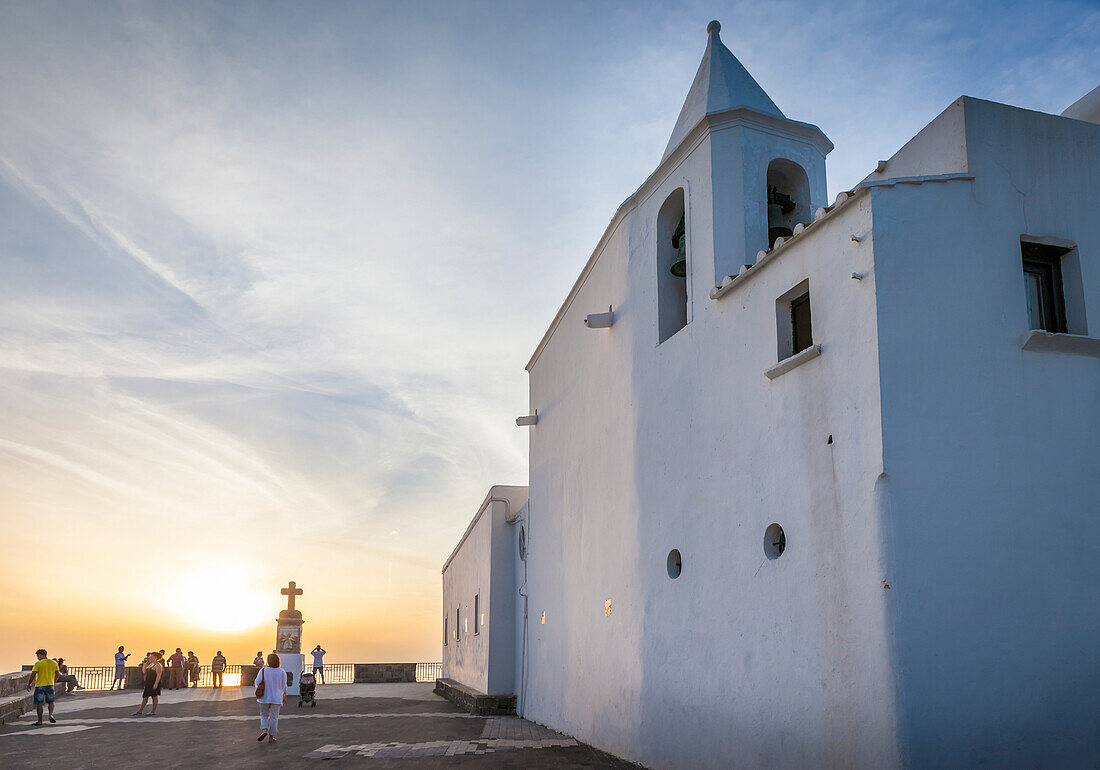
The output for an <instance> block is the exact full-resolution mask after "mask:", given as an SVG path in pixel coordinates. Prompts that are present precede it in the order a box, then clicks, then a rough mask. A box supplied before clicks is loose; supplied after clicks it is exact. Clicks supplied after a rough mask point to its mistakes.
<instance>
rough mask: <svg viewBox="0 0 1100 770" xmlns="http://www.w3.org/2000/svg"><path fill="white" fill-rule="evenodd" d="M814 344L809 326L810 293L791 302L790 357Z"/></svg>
mask: <svg viewBox="0 0 1100 770" xmlns="http://www.w3.org/2000/svg"><path fill="white" fill-rule="evenodd" d="M813 344H814V335H813V330H812V328H811V326H810V292H806V293H805V294H803V295H801V296H799V297H796V298H795V299H792V300H791V355H795V354H797V353H801V352H802V351H803V350H805V349H806V348H808V347H810V346H811V345H813Z"/></svg>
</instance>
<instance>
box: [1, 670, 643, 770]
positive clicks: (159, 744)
mask: <svg viewBox="0 0 1100 770" xmlns="http://www.w3.org/2000/svg"><path fill="white" fill-rule="evenodd" d="M317 690H318V692H317V700H318V702H317V707H316V708H310V707H309V706H306V707H304V708H298V699H297V697H292V696H289V695H288V696H287V705H286V706H284V708H283V714H282V715H280V717H279V741H278V743H275V744H269V743H267V742H264V743H262V744H261V743H257V742H256V736H257V735H259V732H260V720H259V713H258V709H257V706H256V701H255V697H254V695H253V692H252V688H251V687H226V688H223V689H219V690H213V689H202V688H200V689H188V690H171V691H165V693H164V695H163V696H162V697H161V699H160V706H159V708H158V709H157V715H156V716H155V717H153V716H144V717H135V716H131V714H132V713H133V712H134V711H135V710H136V709H137V706H138V705H139V704H140V702H141V697H140V696H141V691H140V690H124V691H123V692H121V693H119V692H78V693H76V694H74V695H69V696H66V697H64V698H58V699H57V707H56V714H55V716H56V717H57V724H53V725H51V724H49V723H47V724H46V725H44V726H42V727H35V726H34V725H33V724H32V723H33V722H34V721H35V719H36V717H35V715H34V713H33V712H32V713H30V714H26V715H24V716H23V717H21V718H20V719H18V720H17V721H15V722H13V723H11V724H7V725H2V726H0V766H3V767H4V768H29V767H41V766H43V765H49V766H54V767H65V768H67V769H68V768H91V767H111V768H148V767H213V766H215V765H220V766H228V767H290V766H293V767H300V766H308V765H311V764H315V763H316V764H319V763H320V762H321V761H322V760H335V761H337V762H339V763H341V764H352V765H363V766H367V767H372V768H374V767H377V768H391V767H392V768H404V770H412V768H420V767H486V768H489V767H493V768H498V767H516V768H519V767H577V768H580V767H600V768H629V767H636V766H635V765H632V764H630V763H627V762H624V761H622V760H620V759H616V758H615V757H612V756H610V755H608V754H604V753H602V752H599V751H596V750H595V749H593V748H591V747H589V746H585V745H584V744H581V743H578V742H577V741H575V740H573V739H572V738H568V737H566V736H564V735H560V734H558V733H555V732H553V731H551V730H547V729H546V728H543V727H539V726H538V725H535V724H533V723H531V722H528V721H526V720H523V719H519V718H517V717H476V716H471V715H470V714H468V713H466V712H465V711H462V710H460V709H459V708H458V707H456V706H454V705H452V704H451V703H450V702H448V701H446V700H444V699H442V698H440V697H439V696H437V695H435V694H434V693H433V692H432V685H431V684H419V683H418V684H411V683H410V684H333V685H319V686H318V688H317ZM146 712H148V707H146Z"/></svg>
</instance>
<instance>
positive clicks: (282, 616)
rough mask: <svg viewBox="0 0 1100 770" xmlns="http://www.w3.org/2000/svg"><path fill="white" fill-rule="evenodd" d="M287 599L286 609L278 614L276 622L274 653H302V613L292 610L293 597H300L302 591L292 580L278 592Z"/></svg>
mask: <svg viewBox="0 0 1100 770" xmlns="http://www.w3.org/2000/svg"><path fill="white" fill-rule="evenodd" d="M279 593H281V594H282V595H283V596H285V597H287V603H286V609H285V610H283V611H282V612H280V613H279V619H278V620H277V621H276V623H277V624H278V629H277V631H276V633H275V652H277V653H279V654H280V655H282V654H283V653H288V652H293V653H298V652H301V651H302V623H304V622H305V621H304V620H302V613H301V612H299V611H298V610H296V609H294V597H296V596H301V595H302V593H303V591H302V589H301V588H298V585H297V583H295V582H294V581H293V580H291V581H290V583H289V584H288V585H287V587H286V588H283V589H281V590H280V591H279Z"/></svg>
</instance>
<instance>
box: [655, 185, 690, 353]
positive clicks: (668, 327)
mask: <svg viewBox="0 0 1100 770" xmlns="http://www.w3.org/2000/svg"><path fill="white" fill-rule="evenodd" d="M687 257H688V235H687V219H686V211H685V208H684V188H682V187H681V188H678V189H676V190H675V191H673V193H672V194H671V195H669V196H668V198H667V199H666V200H665V202H664V203H663V204H662V205H661V210H660V212H659V213H658V214H657V326H658V340H657V341H658V342H659V343H660V342H664V341H665V340H667V339H668V338H669V337H671V336H672V335H673V334H675V333H676V332H678V331H680V329H682V328H684V326H685V325H686V324H687V306H688V288H687V272H688V265H687Z"/></svg>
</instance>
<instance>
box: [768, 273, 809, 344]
mask: <svg viewBox="0 0 1100 770" xmlns="http://www.w3.org/2000/svg"><path fill="white" fill-rule="evenodd" d="M775 331H776V343H777V350H776V353H777V354H778V356H777V360H779V361H783V360H785V359H788V358H790V357H791V356H794V355H797V354H799V353H801V352H802V351H803V350H806V349H807V348H811V347H813V345H814V335H813V327H812V324H811V323H810V279H809V278H807V279H805V280H803V281H801V282H799V284H798V285H797V286H794V287H793V288H791V289H790V290H788V291H786V292H784V293H783V295H782V296H781V297H779V298H778V299H776V301H775Z"/></svg>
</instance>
